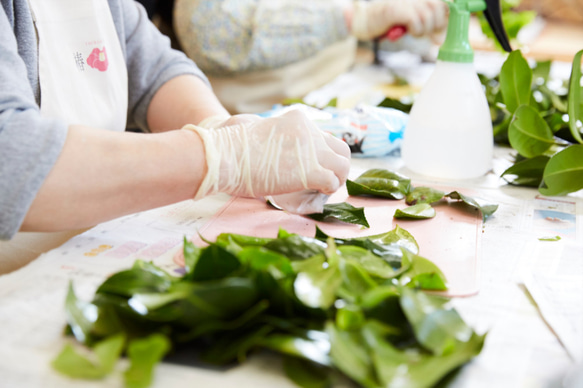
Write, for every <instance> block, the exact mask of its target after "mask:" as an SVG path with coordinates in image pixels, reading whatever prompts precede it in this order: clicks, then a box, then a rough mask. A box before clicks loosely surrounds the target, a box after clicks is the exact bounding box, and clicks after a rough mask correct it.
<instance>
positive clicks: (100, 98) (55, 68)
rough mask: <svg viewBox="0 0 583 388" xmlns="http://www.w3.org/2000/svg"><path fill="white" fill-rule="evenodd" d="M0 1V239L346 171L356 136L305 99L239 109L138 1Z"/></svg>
mask: <svg viewBox="0 0 583 388" xmlns="http://www.w3.org/2000/svg"><path fill="white" fill-rule="evenodd" d="M0 2H1V4H2V8H1V12H0V36H1V37H2V39H0V239H4V240H6V239H10V238H11V237H13V236H14V235H15V234H16V233H17V232H18V231H19V230H23V231H58V230H68V229H79V228H84V227H89V226H93V225H95V224H97V223H100V222H103V221H106V220H110V219H113V218H116V217H119V216H122V215H125V214H130V213H134V212H138V211H142V210H146V209H151V208H155V207H158V206H163V205H167V204H171V203H174V202H178V201H182V200H186V199H191V198H195V199H198V198H202V197H204V196H207V195H212V194H215V193H219V192H222V193H228V194H232V195H241V196H251V197H257V196H264V195H275V196H277V195H279V194H287V195H290V194H289V193H292V194H291V195H292V196H293V193H298V194H299V195H301V197H302V198H305V196H306V193H310V194H309V195H308V196H310V195H311V196H318V195H321V193H325V194H330V193H332V192H334V191H336V189H338V188H339V187H340V186H341V185H342V184H344V182H345V180H346V176H347V174H348V170H349V158H350V152H349V150H348V146H346V145H345V144H344V143H342V142H341V141H340V140H337V139H335V138H333V137H332V136H328V135H326V134H324V133H323V132H322V131H320V130H319V129H318V128H317V127H315V125H313V124H312V123H311V122H310V121H309V120H307V119H306V117H305V116H304V115H303V114H301V113H299V112H290V114H288V115H286V116H282V117H280V118H271V119H262V118H259V117H257V116H253V115H238V116H230V115H229V114H228V113H227V111H226V110H225V108H224V107H223V106H222V105H221V104H220V103H219V101H218V100H217V98H216V97H215V95H214V94H213V92H212V90H211V88H210V87H209V84H208V81H207V79H206V77H205V76H204V74H203V73H202V72H201V71H200V70H199V69H198V68H197V67H196V65H195V64H194V63H193V62H192V60H190V59H188V58H187V57H186V56H185V55H184V54H183V53H181V52H179V51H175V50H172V49H171V48H170V44H169V39H168V38H167V37H165V36H163V35H162V34H161V33H160V32H159V31H158V30H157V29H156V27H155V26H154V25H153V24H152V23H151V22H150V21H149V20H148V17H147V14H146V12H145V10H144V8H143V7H142V6H141V5H139V4H138V3H136V2H134V1H133V0H108V1H101V0H0ZM128 127H132V128H134V127H135V128H139V129H140V130H141V131H143V132H148V133H133V132H127V131H125V129H126V128H128Z"/></svg>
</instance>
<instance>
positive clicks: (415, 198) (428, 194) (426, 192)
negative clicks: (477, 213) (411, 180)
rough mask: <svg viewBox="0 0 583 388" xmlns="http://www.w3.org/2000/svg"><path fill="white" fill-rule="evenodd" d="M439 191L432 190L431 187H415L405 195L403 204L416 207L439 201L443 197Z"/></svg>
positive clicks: (442, 193)
mask: <svg viewBox="0 0 583 388" xmlns="http://www.w3.org/2000/svg"><path fill="white" fill-rule="evenodd" d="M444 194H445V193H444V192H443V191H441V190H437V189H433V188H431V187H423V186H421V187H415V188H414V189H413V191H411V192H410V193H409V194H407V198H406V199H405V202H406V203H407V205H417V204H420V203H433V202H437V201H439V200H441V199H442V198H443V196H444Z"/></svg>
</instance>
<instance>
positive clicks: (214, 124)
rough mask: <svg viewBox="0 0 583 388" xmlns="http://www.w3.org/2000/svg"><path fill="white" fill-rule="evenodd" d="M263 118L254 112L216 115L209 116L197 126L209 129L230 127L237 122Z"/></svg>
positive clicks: (242, 122)
mask: <svg viewBox="0 0 583 388" xmlns="http://www.w3.org/2000/svg"><path fill="white" fill-rule="evenodd" d="M259 120H261V117H259V116H257V115H254V114H240V115H235V116H230V115H215V116H210V117H207V118H206V119H204V120H202V121H201V122H200V123H198V124H197V127H203V128H207V129H211V128H220V127H228V126H231V125H236V124H244V123H251V122H254V121H259Z"/></svg>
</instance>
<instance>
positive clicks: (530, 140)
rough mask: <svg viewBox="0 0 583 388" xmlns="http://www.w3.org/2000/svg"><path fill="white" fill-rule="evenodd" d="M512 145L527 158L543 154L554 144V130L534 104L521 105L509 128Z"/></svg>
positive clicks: (509, 138)
mask: <svg viewBox="0 0 583 388" xmlns="http://www.w3.org/2000/svg"><path fill="white" fill-rule="evenodd" d="M508 140H510V145H511V146H512V147H513V148H514V149H515V150H516V151H518V153H519V154H520V155H522V156H524V157H526V158H534V157H535V156H538V155H542V154H543V153H544V152H545V151H546V150H548V149H549V148H550V147H551V146H552V145H553V144H555V141H554V138H553V132H552V131H551V129H550V128H549V125H548V124H547V122H546V121H545V120H544V119H543V118H542V117H541V116H540V114H539V113H538V111H537V110H536V109H535V108H533V107H532V106H528V105H521V106H520V107H519V108H518V109H517V110H516V112H515V113H514V117H513V119H512V122H511V123H510V127H509V128H508Z"/></svg>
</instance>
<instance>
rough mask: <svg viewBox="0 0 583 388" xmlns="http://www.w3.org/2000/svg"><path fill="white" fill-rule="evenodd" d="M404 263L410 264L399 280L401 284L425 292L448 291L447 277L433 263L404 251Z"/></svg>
mask: <svg viewBox="0 0 583 388" xmlns="http://www.w3.org/2000/svg"><path fill="white" fill-rule="evenodd" d="M403 263H409V265H408V268H409V269H408V270H407V271H405V272H404V273H403V274H402V275H401V277H400V278H399V279H400V282H401V284H403V285H407V286H409V287H415V288H421V289H424V290H434V291H445V290H447V285H446V284H447V280H446V278H445V275H444V274H443V272H441V270H440V269H439V267H437V266H436V265H435V264H434V263H433V262H432V261H430V260H427V259H426V258H424V257H421V256H419V255H416V254H413V253H411V252H409V251H407V250H406V249H403Z"/></svg>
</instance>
